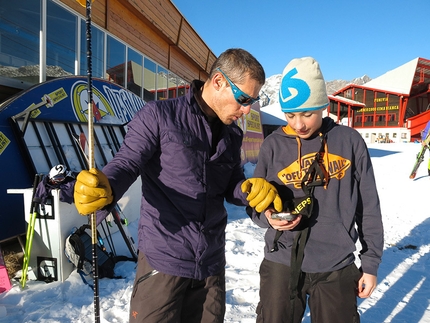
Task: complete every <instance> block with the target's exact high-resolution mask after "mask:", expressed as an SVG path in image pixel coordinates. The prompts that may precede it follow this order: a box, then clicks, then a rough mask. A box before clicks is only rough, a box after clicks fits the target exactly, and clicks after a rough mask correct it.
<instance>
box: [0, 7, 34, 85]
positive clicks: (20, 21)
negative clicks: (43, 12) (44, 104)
mask: <svg viewBox="0 0 430 323" xmlns="http://www.w3.org/2000/svg"><path fill="white" fill-rule="evenodd" d="M39 30H40V3H39V1H19V4H18V3H17V2H16V1H2V3H1V10H0V44H1V46H0V65H2V66H5V67H8V68H3V69H2V70H1V72H0V76H2V77H8V78H13V79H16V80H20V81H24V82H29V83H31V84H37V83H39V74H40V73H39ZM18 67H21V68H22V69H21V70H17V69H16V68H18ZM31 67H32V68H31Z"/></svg>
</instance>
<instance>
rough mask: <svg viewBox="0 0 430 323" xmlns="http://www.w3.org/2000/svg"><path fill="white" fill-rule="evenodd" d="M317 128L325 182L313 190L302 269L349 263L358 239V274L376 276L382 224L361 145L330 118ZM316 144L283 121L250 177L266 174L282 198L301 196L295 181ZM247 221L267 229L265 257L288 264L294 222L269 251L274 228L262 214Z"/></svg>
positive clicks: (321, 269)
mask: <svg viewBox="0 0 430 323" xmlns="http://www.w3.org/2000/svg"><path fill="white" fill-rule="evenodd" d="M320 131H321V132H322V133H325V134H326V143H325V145H324V153H323V154H321V155H320V156H321V158H320V159H321V160H322V164H323V166H324V168H325V170H326V171H327V172H328V184H327V185H325V186H318V187H316V188H315V190H314V197H315V203H314V208H313V215H312V217H311V219H310V221H309V239H308V241H307V244H306V247H305V255H304V259H303V264H302V270H303V271H304V272H308V273H317V272H329V271H334V270H338V269H341V268H343V267H345V266H347V265H349V264H351V263H352V262H354V259H355V257H354V252H355V250H356V242H357V239H359V240H360V242H361V250H360V258H361V266H362V269H363V272H365V273H368V274H372V275H376V273H377V270H378V266H379V263H380V262H381V256H382V250H383V226H382V218H381V211H380V204H379V197H378V192H377V189H376V183H375V178H374V174H373V167H372V163H371V160H370V156H369V152H368V150H367V146H366V144H365V142H364V140H363V139H362V137H361V136H360V134H359V133H358V132H357V131H356V130H354V129H352V128H350V127H346V126H341V125H337V124H335V123H334V122H333V120H332V119H330V118H324V120H323V125H322V127H321V130H320ZM288 133H291V134H288ZM320 148H321V138H320V136H319V135H318V134H315V136H312V137H311V138H309V139H299V138H298V137H297V136H295V135H294V132H293V131H292V130H291V128H289V126H288V125H287V126H285V127H280V128H279V129H277V130H276V131H274V132H273V133H272V134H271V135H269V136H268V137H267V138H266V139H265V140H264V142H263V144H262V146H261V148H260V153H259V157H258V163H257V165H256V168H255V172H254V177H263V178H266V179H267V180H268V181H269V182H271V183H272V184H274V185H275V186H276V187H277V188H278V191H279V194H280V196H281V198H282V199H283V201H285V202H286V201H288V200H291V199H292V198H298V197H302V196H304V193H303V190H302V189H301V186H300V182H301V179H302V177H303V176H304V174H305V173H306V170H307V168H308V167H309V166H310V165H311V164H312V162H313V160H314V159H315V155H316V153H317V152H318V151H319V150H320ZM284 204H286V203H284ZM252 220H253V221H254V222H255V223H256V224H258V225H259V226H260V227H263V228H268V229H267V232H266V235H265V241H266V246H265V257H266V259H268V260H270V261H274V262H278V263H282V264H285V265H290V257H291V247H292V243H293V240H294V236H295V235H296V234H297V231H298V230H299V229H300V225H299V226H298V227H297V228H296V229H295V230H293V231H285V232H284V233H283V234H282V235H281V237H280V238H279V241H278V250H277V251H274V252H270V250H271V249H272V246H273V242H274V238H275V233H276V230H274V229H273V228H272V227H271V226H270V225H269V223H268V221H267V219H266V218H265V216H264V214H261V215H260V214H257V213H255V212H253V214H252Z"/></svg>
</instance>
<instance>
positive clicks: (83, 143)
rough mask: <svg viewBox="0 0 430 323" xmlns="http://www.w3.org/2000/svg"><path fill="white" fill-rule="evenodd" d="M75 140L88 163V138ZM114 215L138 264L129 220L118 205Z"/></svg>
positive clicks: (83, 137) (81, 137)
mask: <svg viewBox="0 0 430 323" xmlns="http://www.w3.org/2000/svg"><path fill="white" fill-rule="evenodd" d="M73 138H74V139H75V141H76V144H77V145H78V146H79V148H80V151H81V153H82V155H83V156H84V158H85V160H86V161H88V157H87V155H86V153H85V147H86V142H87V141H86V137H85V134H84V133H81V134H80V135H79V136H78V135H77V134H73ZM111 213H112V215H113V219H114V222H115V224H116V225H117V226H118V229H119V232H120V234H121V236H122V238H123V239H124V242H125V244H126V245H127V248H128V250H129V252H130V254H131V256H132V258H133V261H134V262H137V250H136V247H135V245H134V240H133V238H132V236H131V234H130V233H129V232H128V228H127V225H128V222H127V218H125V217H124V213H122V211H121V208H120V207H119V205H118V204H116V205H115V207H114V209H113V210H112V211H111Z"/></svg>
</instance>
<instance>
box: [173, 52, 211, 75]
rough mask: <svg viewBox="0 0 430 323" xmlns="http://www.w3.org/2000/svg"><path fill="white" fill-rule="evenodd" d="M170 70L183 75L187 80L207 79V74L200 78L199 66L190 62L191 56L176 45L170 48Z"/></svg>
mask: <svg viewBox="0 0 430 323" xmlns="http://www.w3.org/2000/svg"><path fill="white" fill-rule="evenodd" d="M170 70H171V71H172V72H173V71H175V72H174V73H175V74H177V75H179V76H181V77H182V78H183V79H185V80H194V79H201V80H206V79H207V75H205V76H203V77H202V78H200V71H201V70H200V69H199V68H198V66H196V65H195V64H193V63H192V62H190V60H189V58H188V57H187V56H185V55H184V54H183V53H182V51H179V50H178V48H177V47H174V46H172V47H171V48H170Z"/></svg>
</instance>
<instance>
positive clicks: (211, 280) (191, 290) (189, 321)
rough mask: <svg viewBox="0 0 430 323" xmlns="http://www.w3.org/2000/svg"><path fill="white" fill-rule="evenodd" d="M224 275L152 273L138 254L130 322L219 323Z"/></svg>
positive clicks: (222, 317)
mask: <svg viewBox="0 0 430 323" xmlns="http://www.w3.org/2000/svg"><path fill="white" fill-rule="evenodd" d="M224 314H225V272H224V270H223V271H222V273H220V274H219V275H216V276H210V277H208V278H206V279H204V280H195V279H190V278H184V277H177V276H171V275H166V274H163V273H161V272H158V271H154V268H152V267H151V266H150V265H149V264H148V262H147V260H146V257H145V255H144V254H143V253H142V252H140V253H139V259H138V263H137V272H136V278H135V280H134V286H133V293H132V295H131V303H130V320H129V322H130V323H223V322H224Z"/></svg>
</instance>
